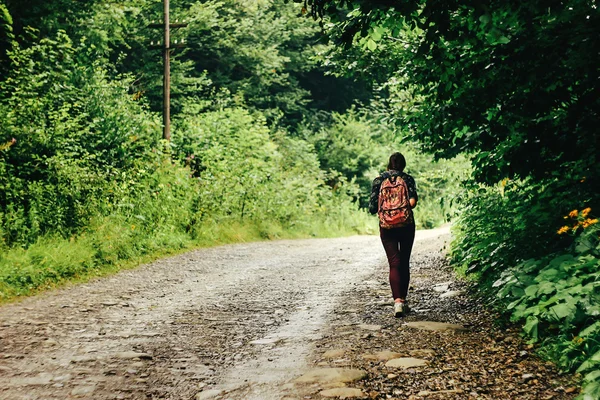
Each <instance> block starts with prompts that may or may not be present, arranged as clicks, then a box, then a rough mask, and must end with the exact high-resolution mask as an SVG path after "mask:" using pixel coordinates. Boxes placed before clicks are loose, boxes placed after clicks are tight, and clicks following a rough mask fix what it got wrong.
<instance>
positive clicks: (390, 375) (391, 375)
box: [387, 374, 398, 379]
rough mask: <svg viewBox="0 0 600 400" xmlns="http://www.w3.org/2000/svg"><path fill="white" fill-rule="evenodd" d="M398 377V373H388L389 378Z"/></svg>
mask: <svg viewBox="0 0 600 400" xmlns="http://www.w3.org/2000/svg"><path fill="white" fill-rule="evenodd" d="M397 377H398V375H396V374H388V375H387V378H388V379H394V378H397Z"/></svg>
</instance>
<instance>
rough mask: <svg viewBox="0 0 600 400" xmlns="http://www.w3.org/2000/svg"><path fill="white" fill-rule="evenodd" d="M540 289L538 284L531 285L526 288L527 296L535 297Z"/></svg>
mask: <svg viewBox="0 0 600 400" xmlns="http://www.w3.org/2000/svg"><path fill="white" fill-rule="evenodd" d="M537 290H538V285H531V286H527V287H526V288H525V295H526V296H527V297H535V295H536V293H537Z"/></svg>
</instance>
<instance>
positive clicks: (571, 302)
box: [494, 209, 600, 398]
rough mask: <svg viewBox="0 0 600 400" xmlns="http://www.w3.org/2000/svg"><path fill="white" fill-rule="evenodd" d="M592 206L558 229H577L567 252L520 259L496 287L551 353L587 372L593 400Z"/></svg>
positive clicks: (599, 347) (595, 276)
mask: <svg viewBox="0 0 600 400" xmlns="http://www.w3.org/2000/svg"><path fill="white" fill-rule="evenodd" d="M588 210H589V209H588ZM588 210H584V211H583V213H582V214H580V216H579V217H573V218H572V219H574V220H575V225H573V224H572V223H570V224H568V225H565V226H564V227H563V228H561V229H560V230H559V231H558V232H559V233H560V234H565V233H567V232H574V233H572V234H573V235H575V240H574V242H573V244H572V245H571V246H570V247H569V248H568V249H567V250H566V251H561V252H559V253H555V254H552V255H549V256H546V257H542V258H539V259H529V260H526V261H524V262H521V263H520V264H518V265H516V266H515V267H513V268H509V269H507V270H505V271H504V272H503V273H502V275H501V277H500V279H498V280H497V281H496V282H495V283H494V287H497V288H498V289H499V291H498V297H499V298H501V299H502V301H503V302H510V303H509V304H508V306H507V310H508V311H509V312H510V313H511V319H512V320H514V321H523V322H525V325H524V331H525V334H526V335H527V336H528V337H530V338H531V340H532V341H534V342H535V341H538V340H543V341H544V342H545V347H544V350H543V351H544V352H545V353H546V354H547V356H548V357H550V358H553V359H555V360H557V361H558V364H559V365H560V366H561V367H563V368H565V369H569V370H575V369H577V372H581V373H583V374H585V377H584V380H585V381H586V382H587V384H586V388H585V391H584V395H583V398H594V397H590V396H593V394H594V393H596V392H597V390H598V385H599V384H600V376H599V374H598V373H597V372H598V368H599V367H600V272H599V270H600V268H599V267H600V240H599V233H600V228H599V227H598V225H597V222H598V219H595V218H591V217H590V216H588V212H589V211H588ZM574 214H575V212H573V213H572V214H571V215H573V216H574ZM586 396H587V397H586Z"/></svg>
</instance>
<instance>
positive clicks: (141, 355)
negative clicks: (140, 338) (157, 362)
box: [115, 351, 152, 360]
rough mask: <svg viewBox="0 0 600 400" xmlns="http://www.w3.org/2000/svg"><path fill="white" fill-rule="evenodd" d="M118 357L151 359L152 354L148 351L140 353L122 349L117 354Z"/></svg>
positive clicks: (123, 358)
mask: <svg viewBox="0 0 600 400" xmlns="http://www.w3.org/2000/svg"><path fill="white" fill-rule="evenodd" d="M115 357H116V358H120V359H122V360H132V359H134V358H139V359H142V360H143V359H146V360H151V359H152V356H151V355H150V354H148V353H138V352H136V351H121V352H119V353H116V354H115Z"/></svg>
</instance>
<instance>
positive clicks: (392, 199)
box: [377, 175, 415, 229]
mask: <svg viewBox="0 0 600 400" xmlns="http://www.w3.org/2000/svg"><path fill="white" fill-rule="evenodd" d="M378 210H379V211H378V213H377V214H378V215H379V226H381V227H382V228H385V229H392V228H400V227H403V226H407V225H412V224H414V223H415V220H414V217H413V212H412V208H411V206H410V202H409V197H408V186H407V185H406V182H405V181H404V179H402V177H400V176H394V175H391V176H388V177H386V178H385V179H384V180H383V182H381V186H380V188H379V208H378Z"/></svg>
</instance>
